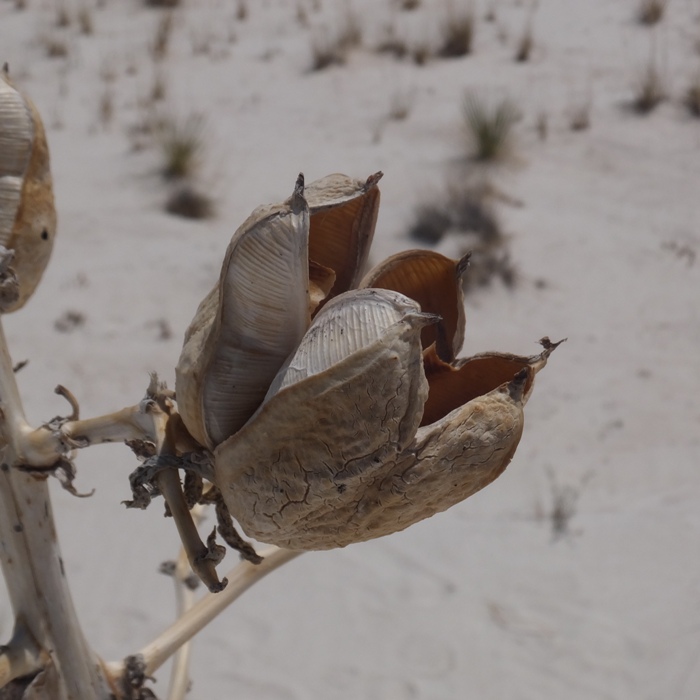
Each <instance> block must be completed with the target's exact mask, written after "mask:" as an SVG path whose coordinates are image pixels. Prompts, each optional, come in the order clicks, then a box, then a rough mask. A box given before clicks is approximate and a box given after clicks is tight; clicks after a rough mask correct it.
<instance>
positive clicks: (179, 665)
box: [168, 505, 203, 700]
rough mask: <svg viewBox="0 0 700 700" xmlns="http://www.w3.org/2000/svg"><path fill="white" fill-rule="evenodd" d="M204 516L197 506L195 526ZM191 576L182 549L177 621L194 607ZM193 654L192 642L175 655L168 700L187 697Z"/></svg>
mask: <svg viewBox="0 0 700 700" xmlns="http://www.w3.org/2000/svg"><path fill="white" fill-rule="evenodd" d="M202 516H203V508H202V506H200V505H197V506H195V507H194V508H193V509H192V517H193V519H194V520H195V524H199V522H200V520H201V519H202ZM190 576H193V573H192V568H191V567H190V563H189V561H188V559H187V552H186V551H185V548H184V547H182V548H181V549H180V554H179V556H178V558H177V562H176V564H175V571H174V572H173V581H174V582H175V609H176V619H180V618H181V617H182V616H183V615H184V614H185V613H186V612H187V611H188V610H189V609H190V608H191V607H192V606H193V605H194V601H195V594H194V588H193V587H192V586H189V585H188V583H187V579H188V578H189V577H190ZM191 652H192V640H190V641H188V642H186V643H185V644H183V645H182V646H181V647H180V648H179V649H178V651H177V653H176V654H175V658H174V659H173V667H172V671H171V672H170V688H169V690H168V700H185V695H187V690H188V688H189V684H190V674H189V668H190V656H191Z"/></svg>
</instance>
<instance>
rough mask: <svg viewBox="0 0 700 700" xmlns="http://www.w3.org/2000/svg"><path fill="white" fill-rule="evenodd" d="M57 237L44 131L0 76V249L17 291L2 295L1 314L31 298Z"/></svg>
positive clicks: (29, 107) (32, 110) (4, 75)
mask: <svg viewBox="0 0 700 700" xmlns="http://www.w3.org/2000/svg"><path fill="white" fill-rule="evenodd" d="M55 235H56V209H55V205H54V196H53V183H52V180H51V170H50V161H49V149H48V144H47V142H46V134H45V132H44V126H43V124H42V121H41V117H40V116H39V113H38V111H37V110H36V108H35V107H34V105H33V104H32V102H31V100H29V99H28V98H27V97H26V96H24V95H23V94H22V93H20V92H19V91H18V90H17V89H16V88H15V87H14V85H13V84H12V82H11V81H10V79H9V78H8V76H7V73H6V72H5V71H4V70H2V71H0V245H2V246H4V247H5V248H7V249H9V250H12V251H14V258H13V262H12V264H11V267H12V269H14V271H15V273H16V275H17V282H18V287H17V288H15V289H13V290H12V291H10V290H9V289H8V290H3V294H2V295H1V296H0V311H2V312H10V311H16V310H18V309H20V308H22V306H24V304H25V303H26V302H27V300H28V299H29V297H30V296H31V295H32V294H33V292H34V290H35V289H36V287H37V285H38V284H39V281H40V280H41V277H42V275H43V274H44V269H45V268H46V265H47V264H48V261H49V258H50V257H51V251H52V249H53V241H54V237H55Z"/></svg>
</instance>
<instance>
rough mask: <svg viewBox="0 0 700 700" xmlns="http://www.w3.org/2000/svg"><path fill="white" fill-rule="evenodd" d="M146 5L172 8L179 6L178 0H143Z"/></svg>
mask: <svg viewBox="0 0 700 700" xmlns="http://www.w3.org/2000/svg"><path fill="white" fill-rule="evenodd" d="M145 5H146V6H147V7H165V8H173V7H179V6H180V0H145Z"/></svg>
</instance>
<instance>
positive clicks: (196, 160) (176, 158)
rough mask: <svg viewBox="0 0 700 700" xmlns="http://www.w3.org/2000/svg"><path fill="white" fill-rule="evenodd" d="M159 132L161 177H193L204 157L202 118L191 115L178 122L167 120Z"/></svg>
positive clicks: (167, 178)
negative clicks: (161, 157)
mask: <svg viewBox="0 0 700 700" xmlns="http://www.w3.org/2000/svg"><path fill="white" fill-rule="evenodd" d="M159 132H160V133H159V141H160V147H161V152H162V155H163V164H162V166H161V174H162V175H163V177H164V178H165V179H166V180H180V179H183V178H187V177H191V176H193V175H194V174H195V173H196V172H197V171H198V170H199V168H200V167H201V164H202V159H203V155H204V120H203V118H202V117H201V116H198V115H193V116H189V117H187V118H186V119H184V120H180V121H175V120H168V121H166V122H165V123H164V124H162V125H161V126H160V129H159Z"/></svg>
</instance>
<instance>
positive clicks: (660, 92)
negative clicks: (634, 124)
mask: <svg viewBox="0 0 700 700" xmlns="http://www.w3.org/2000/svg"><path fill="white" fill-rule="evenodd" d="M665 83H666V81H665V78H664V75H663V73H662V72H661V71H660V70H659V68H658V66H657V65H656V62H655V61H654V60H650V61H649V62H648V63H647V65H646V66H645V67H644V68H643V69H642V71H641V72H640V74H639V76H638V78H637V80H636V83H635V85H634V96H633V98H632V105H631V106H632V109H633V110H634V111H635V112H637V114H649V113H650V112H652V111H653V110H654V109H656V107H658V105H659V104H660V103H661V102H663V100H665V99H666V89H665Z"/></svg>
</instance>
